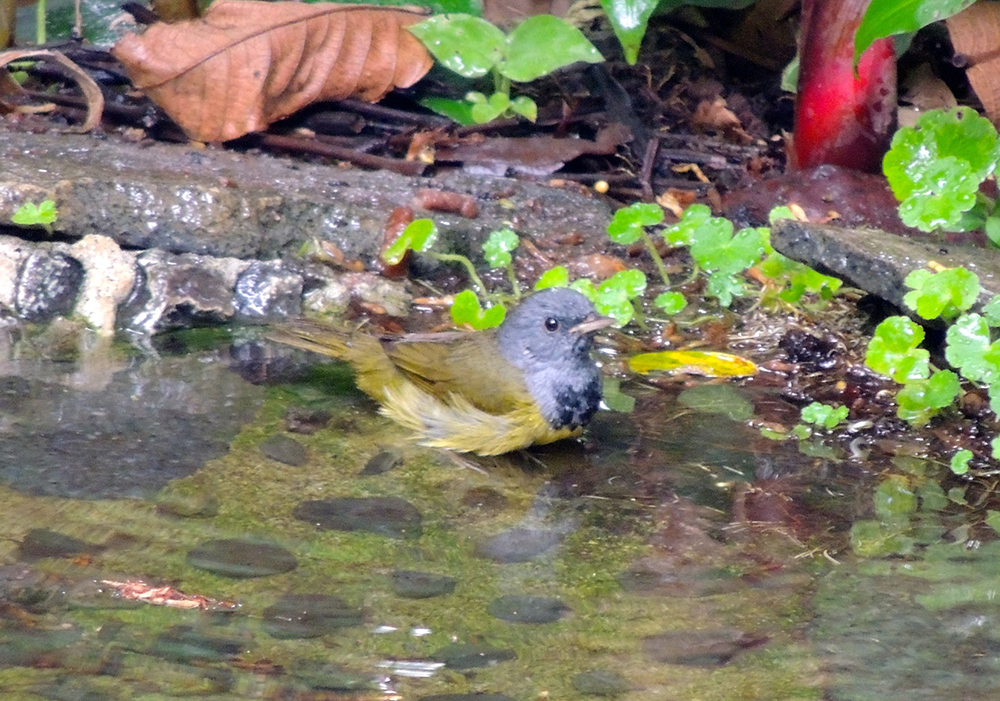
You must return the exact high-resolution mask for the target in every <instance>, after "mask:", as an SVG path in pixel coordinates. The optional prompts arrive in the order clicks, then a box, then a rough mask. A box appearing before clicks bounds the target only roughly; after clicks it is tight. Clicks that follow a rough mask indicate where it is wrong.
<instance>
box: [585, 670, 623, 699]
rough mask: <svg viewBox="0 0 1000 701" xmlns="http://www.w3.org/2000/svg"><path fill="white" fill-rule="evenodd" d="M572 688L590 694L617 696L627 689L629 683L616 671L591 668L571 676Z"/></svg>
mask: <svg viewBox="0 0 1000 701" xmlns="http://www.w3.org/2000/svg"><path fill="white" fill-rule="evenodd" d="M573 688H574V689H576V690H577V691H579V692H580V693H581V694H588V695H590V696H617V695H618V694H624V693H625V692H626V691H628V690H629V685H628V682H627V681H625V678H624V677H622V675H620V674H618V673H617V672H611V671H609V670H606V669H593V670H591V671H589V672H581V673H580V674H577V675H576V676H575V677H573Z"/></svg>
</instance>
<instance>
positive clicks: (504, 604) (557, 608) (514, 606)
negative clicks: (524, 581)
mask: <svg viewBox="0 0 1000 701" xmlns="http://www.w3.org/2000/svg"><path fill="white" fill-rule="evenodd" d="M486 610H487V612H488V613H489V614H490V615H491V616H493V617H494V618H499V619H500V620H502V621H510V622H511V623H554V622H555V621H558V620H559V619H560V618H564V617H565V616H567V615H569V613H570V612H571V610H572V609H570V607H569V606H567V605H566V604H565V603H563V602H562V600H560V599H556V598H553V597H549V596H529V595H523V594H513V595H509V596H501V597H500V598H498V599H494V600H493V601H491V602H490V605H489V606H487V607H486Z"/></svg>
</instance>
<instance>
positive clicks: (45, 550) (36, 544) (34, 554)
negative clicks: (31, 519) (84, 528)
mask: <svg viewBox="0 0 1000 701" xmlns="http://www.w3.org/2000/svg"><path fill="white" fill-rule="evenodd" d="M103 549H104V548H103V547H101V546H99V545H94V544H92V543H88V542H86V541H84V540H80V539H79V538H74V537H72V536H68V535H65V534H63V533H57V532H56V531H51V530H49V529H47V528H32V529H31V530H30V531H28V532H27V533H26V534H25V536H24V538H23V539H22V540H21V542H20V544H19V545H18V546H17V551H18V554H19V555H20V556H21V559H22V560H36V559H38V558H41V557H72V556H75V555H88V554H94V553H99V552H100V551H101V550H103Z"/></svg>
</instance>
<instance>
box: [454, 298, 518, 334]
mask: <svg viewBox="0 0 1000 701" xmlns="http://www.w3.org/2000/svg"><path fill="white" fill-rule="evenodd" d="M506 314H507V309H506V308H505V307H504V306H503V305H502V304H496V305H494V306H492V307H490V308H489V309H483V308H482V306H480V304H479V298H478V297H477V296H476V293H475V292H473V291H472V290H462V291H461V292H459V293H458V294H457V295H455V301H454V302H452V305H451V319H452V321H454V322H455V323H456V324H459V325H461V324H469V325H470V326H472V328H474V329H488V328H492V327H494V326H499V325H500V324H502V323H503V320H504V317H505V316H506Z"/></svg>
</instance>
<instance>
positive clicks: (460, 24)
mask: <svg viewBox="0 0 1000 701" xmlns="http://www.w3.org/2000/svg"><path fill="white" fill-rule="evenodd" d="M408 29H409V31H410V33H411V34H413V35H414V36H415V37H417V39H419V40H420V41H421V42H423V45H424V46H426V47H427V50H428V51H430V52H431V54H432V55H433V56H434V58H436V59H437V60H438V61H439V62H440V63H441V64H442V65H443V66H444V67H445V68H448V69H449V70H452V71H454V72H455V73H458V74H459V75H462V76H465V77H466V78H480V77H482V76H484V75H486V74H487V73H489V71H490V70H491V69H492V68H493V67H494V66H496V65H497V64H498V63H500V61H501V60H502V59H503V54H504V51H505V49H506V41H507V38H506V37H505V36H504V34H503V32H501V31H500V30H499V29H497V28H496V27H495V26H493V25H492V24H490V23H489V22H487V21H486V20H484V19H480V18H478V17H473V16H472V15H466V14H461V13H458V14H453V15H435V16H434V17H431V18H429V19H426V20H424V21H423V22H419V23H418V24H414V25H411V26H409V27H408Z"/></svg>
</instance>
